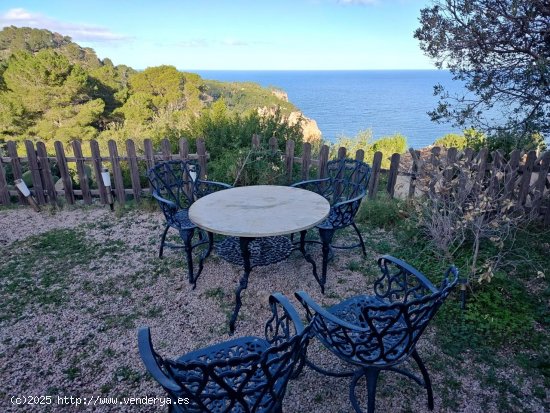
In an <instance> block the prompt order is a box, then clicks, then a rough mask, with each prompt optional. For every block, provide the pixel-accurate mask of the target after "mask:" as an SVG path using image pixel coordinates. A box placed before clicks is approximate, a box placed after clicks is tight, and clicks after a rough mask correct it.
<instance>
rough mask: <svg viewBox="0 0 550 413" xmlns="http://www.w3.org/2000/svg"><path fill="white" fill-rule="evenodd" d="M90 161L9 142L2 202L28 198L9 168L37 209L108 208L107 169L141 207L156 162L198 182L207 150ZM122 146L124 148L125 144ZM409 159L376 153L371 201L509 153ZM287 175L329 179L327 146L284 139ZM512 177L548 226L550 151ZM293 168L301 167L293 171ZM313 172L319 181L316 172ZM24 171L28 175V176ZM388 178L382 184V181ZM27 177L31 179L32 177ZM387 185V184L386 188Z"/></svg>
mask: <svg viewBox="0 0 550 413" xmlns="http://www.w3.org/2000/svg"><path fill="white" fill-rule="evenodd" d="M88 145H89V150H87V151H86V153H90V154H91V156H83V148H82V144H81V142H79V141H74V142H72V143H71V145H70V149H71V150H72V154H67V153H66V149H67V148H65V147H64V146H63V144H62V143H61V142H55V144H54V149H55V156H52V155H51V154H48V153H47V151H46V146H45V144H44V143H43V142H37V143H36V144H35V143H33V142H31V141H25V152H26V156H20V155H19V153H18V150H17V146H16V143H15V142H12V141H8V142H7V143H6V145H5V148H6V153H7V156H1V157H0V205H9V204H10V203H12V202H14V201H15V202H19V203H21V204H26V203H27V200H26V198H25V197H24V196H22V195H21V193H19V191H17V190H16V189H15V188H14V187H13V186H12V185H8V179H7V168H8V167H9V168H10V169H11V173H10V175H11V176H10V177H12V178H13V180H15V179H22V178H23V174H24V172H25V173H26V171H30V172H29V173H27V175H30V179H31V182H32V188H31V193H32V194H33V195H34V197H35V198H36V201H37V203H38V204H39V205H44V204H48V203H55V202H56V201H57V199H58V197H64V198H65V200H66V202H67V203H69V204H74V203H75V202H76V201H77V198H78V199H81V200H82V202H83V203H85V204H91V203H92V202H93V199H94V198H98V199H99V201H100V203H102V204H105V203H107V200H108V197H107V192H106V189H105V187H104V185H103V181H102V179H101V170H102V168H103V167H105V166H109V170H110V172H111V174H112V177H113V190H114V193H115V200H116V202H118V203H120V204H124V203H125V201H126V199H127V198H133V199H135V200H136V201H137V202H139V201H140V199H141V197H142V196H143V195H146V194H147V193H149V192H150V186H149V184H148V182H147V181H146V179H144V172H145V171H146V170H147V169H149V168H151V167H152V166H154V165H155V164H156V163H157V162H158V161H166V160H172V159H183V160H185V159H195V160H197V161H198V162H199V164H200V165H201V177H202V178H204V177H205V176H207V174H208V169H207V168H208V162H207V160H208V158H209V155H208V153H207V150H206V149H207V148H206V144H205V142H204V140H202V139H198V140H197V141H196V148H197V151H196V153H189V142H188V141H187V140H186V139H180V140H179V142H178V152H177V153H172V150H171V143H170V141H168V140H167V139H164V140H163V141H161V143H160V150H159V151H157V152H155V150H154V148H153V144H152V141H151V140H149V139H146V140H144V141H143V150H142V151H140V153H138V151H137V149H136V144H135V142H134V141H133V140H131V139H128V140H127V141H126V142H125V145H124V148H120V147H119V146H118V145H117V143H116V142H115V141H113V140H111V141H109V142H108V147H107V151H106V152H107V153H106V152H103V153H101V151H100V147H99V144H98V142H97V141H94V140H92V141H90V142H89V143H88ZM121 146H122V145H121ZM278 147H279V145H278V142H277V140H276V138H274V137H273V138H271V139H269V141H268V148H269V149H268V150H270V151H272V152H273V153H275V152H277V151H278ZM251 148H253V149H259V148H260V139H259V137H258V136H256V135H254V136H253V137H252V140H251ZM409 152H410V153H408V154H404V155H401V154H397V153H396V154H393V155H392V156H391V158H390V159H389V160H390V166H389V168H388V169H384V168H382V167H381V166H382V161H383V154H382V153H381V152H376V153H375V154H374V157H373V160H372V164H371V167H372V172H371V178H370V181H369V188H368V197H369V198H374V197H375V196H377V194H378V193H379V191H385V192H387V193H388V194H389V196H391V197H399V198H407V197H413V196H416V195H418V193H419V192H420V191H419V189H418V177H419V176H420V175H421V172H422V168H423V167H424V166H425V165H426V164H429V163H432V164H433V163H434V162H436V161H439V160H440V159H445V160H446V161H447V162H454V161H455V160H457V159H458V158H459V157H460V158H464V159H467V160H468V162H469V163H467V165H471V167H472V168H477V170H485V171H487V172H488V171H491V170H492V169H493V168H494V167H495V165H500V164H499V162H500V163H502V162H503V159H504V156H503V155H502V154H501V153H498V152H495V153H493V154H492V159H493V160H492V162H488V153H487V151H486V150H482V151H480V152H479V153H475V152H474V151H473V150H472V149H465V150H463V151H457V150H456V149H455V148H450V149H449V150H447V151H446V152H445V151H442V149H441V148H438V147H434V148H432V149H431V150H429V152H427V151H426V150H424V151H423V153H421V152H419V151H414V150H412V149H411V150H410V151H409ZM282 156H283V165H284V173H285V177H286V180H287V182H288V183H290V182H291V180H292V177H293V173H294V172H295V171H297V172H298V174H299V176H300V177H301V179H304V180H305V179H311V178H323V177H325V176H326V173H327V169H326V165H327V162H328V161H329V147H328V146H326V145H323V146H322V147H321V148H320V151H319V156H318V158H317V159H315V158H313V157H312V147H311V144H310V143H304V144H303V147H302V151H301V156H296V145H295V142H294V141H292V140H289V141H287V142H286V147H285V151H284V153H283V154H282ZM346 156H348V154H347V153H346V149H345V148H343V147H342V148H339V150H338V154H337V157H338V158H345V157H346ZM353 157H354V158H355V159H358V160H363V159H364V157H365V153H364V151H362V150H358V151H357V152H356V153H355V154H354V156H353ZM509 159H510V160H509V161H508V164H507V165H508V168H509V171H508V172H509V173H511V174H513V175H514V177H515V178H517V179H515V180H510V181H509V182H510V185H511V186H510V188H507V190H508V191H509V192H510V193H513V194H514V195H513V197H512V198H513V199H514V200H515V202H518V203H520V204H521V205H526V206H528V207H529V208H531V209H533V208H534V209H535V210H536V212H538V213H539V214H540V216H541V217H542V219H543V221H544V222H545V223H546V224H547V225H550V196H549V193H550V181H549V179H548V177H549V172H550V152H544V153H542V154H540V155H537V153H536V152H534V151H530V152H528V153H526V154H524V153H522V152H521V151H519V150H516V151H514V152H512V153H511V154H510V156H509ZM53 162H55V163H56V164H57V169H58V170H59V175H60V176H59V177H57V178H58V179H57V180H56V179H55V178H56V177H55V176H54V175H53V174H52V170H51V167H50V166H51V163H53ZM295 168H296V169H295ZM314 168H315V169H316V170H317V172H316V174H315V176H311V175H312V170H313V169H314ZM24 170H25V171H24ZM124 174H126V175H128V174H129V179H128V178H127V179H126V181H127V182H129V185H127V186H126V187H125V185H124V177H123V175H124ZM382 177H384V179H381V178H382ZM75 179H78V183H79V186H80V189H76V188H74V187H73V181H75ZM27 180H28V176H27ZM382 182H385V187H384V188H382V187H381V183H382Z"/></svg>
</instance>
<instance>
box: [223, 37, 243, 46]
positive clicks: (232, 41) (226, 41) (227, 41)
mask: <svg viewBox="0 0 550 413" xmlns="http://www.w3.org/2000/svg"><path fill="white" fill-rule="evenodd" d="M221 43H222V44H223V45H224V46H248V43H247V42H245V41H243V40H238V39H223V40H222V42H221Z"/></svg>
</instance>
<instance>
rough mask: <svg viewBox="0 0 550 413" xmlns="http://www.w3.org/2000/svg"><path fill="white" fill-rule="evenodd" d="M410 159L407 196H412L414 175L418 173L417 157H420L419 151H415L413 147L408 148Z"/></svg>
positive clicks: (414, 181) (414, 186)
mask: <svg viewBox="0 0 550 413" xmlns="http://www.w3.org/2000/svg"><path fill="white" fill-rule="evenodd" d="M409 152H410V154H411V159H412V162H413V163H412V170H411V179H410V181H409V195H408V197H409V198H413V197H414V192H415V190H416V175H417V174H418V162H419V161H418V159H419V158H420V151H415V150H414V149H413V148H410V149H409Z"/></svg>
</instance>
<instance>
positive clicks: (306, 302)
mask: <svg viewBox="0 0 550 413" xmlns="http://www.w3.org/2000/svg"><path fill="white" fill-rule="evenodd" d="M294 295H295V296H296V298H297V299H298V301H299V302H300V304H302V305H303V306H304V308H305V309H306V315H307V319H308V321H309V322H310V323H311V322H312V320H313V318H314V317H315V315H316V314H317V315H318V316H319V317H322V318H324V319H326V320H328V321H330V322H331V323H334V324H336V325H339V326H340V327H343V328H345V329H348V330H351V331H355V332H359V333H361V332H368V331H369V329H368V328H363V327H359V326H356V325H354V324H351V323H348V322H347V321H345V320H342V319H341V318H339V317H336V316H335V315H334V314H331V313H329V312H328V311H327V310H325V309H324V308H323V307H321V306H320V305H319V304H317V303H316V302H315V301H314V300H313V299H312V298H311V297H310V296H309V295H308V294H307V293H306V292H305V291H298V292H295V293H294Z"/></svg>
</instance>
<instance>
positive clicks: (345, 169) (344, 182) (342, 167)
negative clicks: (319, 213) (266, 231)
mask: <svg viewBox="0 0 550 413" xmlns="http://www.w3.org/2000/svg"><path fill="white" fill-rule="evenodd" d="M370 171H371V169H370V166H369V165H368V164H366V163H364V162H361V161H356V160H353V159H345V158H342V159H337V160H334V161H330V162H328V163H327V177H326V178H324V179H313V180H309V181H302V182H297V183H295V184H293V185H292V186H295V187H298V188H303V189H307V190H309V191H313V192H316V193H318V194H319V195H322V196H324V197H325V198H326V199H327V200H328V201H329V203H330V212H329V215H328V217H327V219H326V220H324V221H323V222H321V223H320V224H319V225H317V228H318V229H319V237H320V239H321V242H320V243H321V245H322V251H323V267H322V274H321V277H318V276H317V271H314V275H315V278H316V279H317V282H318V283H319V285H320V286H321V292H322V293H323V294H324V293H325V283H326V279H327V265H328V261H329V260H330V258H331V256H330V254H331V248H344V249H348V248H355V247H359V246H361V248H362V250H363V254H364V255H366V253H367V252H366V250H365V243H364V241H363V237H362V236H361V233H360V232H359V229H358V228H357V225H355V221H354V219H353V218H354V217H355V214H356V213H357V211H358V210H359V205H361V201H362V200H363V198H364V197H365V195H366V194H367V185H368V183H369V177H370ZM350 225H351V226H352V227H353V229H354V230H355V232H356V233H357V236H358V237H359V243H358V244H354V245H349V246H336V245H332V239H333V237H334V233H335V231H336V230H338V229H341V228H345V227H347V226H350ZM308 242H315V241H308Z"/></svg>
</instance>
